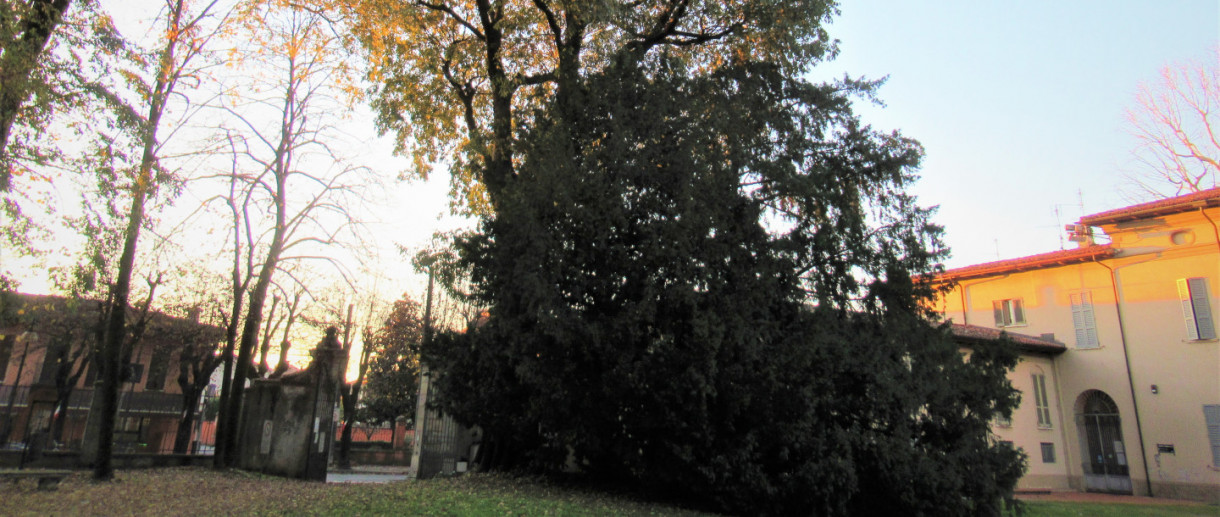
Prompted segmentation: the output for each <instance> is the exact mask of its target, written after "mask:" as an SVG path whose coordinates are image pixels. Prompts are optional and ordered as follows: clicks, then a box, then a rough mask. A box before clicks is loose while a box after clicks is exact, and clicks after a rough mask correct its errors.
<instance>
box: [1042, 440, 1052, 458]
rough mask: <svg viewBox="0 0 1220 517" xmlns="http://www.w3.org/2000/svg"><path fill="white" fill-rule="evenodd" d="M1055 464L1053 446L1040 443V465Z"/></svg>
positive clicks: (1047, 443)
mask: <svg viewBox="0 0 1220 517" xmlns="http://www.w3.org/2000/svg"><path fill="white" fill-rule="evenodd" d="M1054 462H1055V444H1053V443H1049V442H1042V463H1054Z"/></svg>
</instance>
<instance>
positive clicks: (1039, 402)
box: [1031, 373, 1051, 429]
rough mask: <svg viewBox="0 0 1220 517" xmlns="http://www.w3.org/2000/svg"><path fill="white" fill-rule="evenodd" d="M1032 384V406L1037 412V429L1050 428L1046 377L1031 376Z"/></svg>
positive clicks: (1039, 375)
mask: <svg viewBox="0 0 1220 517" xmlns="http://www.w3.org/2000/svg"><path fill="white" fill-rule="evenodd" d="M1031 377H1032V378H1033V382H1034V406H1035V407H1036V409H1037V412H1038V428H1039V429H1050V428H1051V405H1050V402H1049V400H1048V398H1047V395H1046V375H1045V374H1041V373H1035V374H1033V375H1032V376H1031Z"/></svg>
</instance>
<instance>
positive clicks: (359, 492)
mask: <svg viewBox="0 0 1220 517" xmlns="http://www.w3.org/2000/svg"><path fill="white" fill-rule="evenodd" d="M1026 508H1027V510H1028V511H1027V513H1026V515H1029V516H1032V517H1059V516H1101V517H1107V516H1137V515H1138V516H1142V515H1149V516H1187V515H1189V516H1195V515H1197V516H1218V517H1220V508H1216V507H1207V506H1162V507H1148V506H1134V505H1091V504H1069V503H1049V502H1031V503H1027V504H1026ZM0 515H37V516H43V515H362V516H364V515H529V516H534V515H577V516H579V515H615V516H617V515H655V516H671V515H672V516H688V515H689V516H693V515H706V514H700V513H698V512H693V511H689V510H683V509H680V508H676V507H673V506H666V505H662V504H655V503H646V502H640V501H636V500H632V499H629V498H624V497H618V496H614V495H607V494H603V493H598V492H592V491H587V490H577V489H569V488H560V487H555V486H551V485H548V484H545V483H538V482H532V481H529V480H521V479H514V478H509V477H505V476H490V475H475V476H466V477H463V478H457V479H440V480H429V481H421V482H402V483H392V484H386V485H327V484H322V483H314V482H306V481H294V480H288V479H280V478H275V477H270V476H262V475H257V474H250V473H245V472H240V471H229V472H218V471H214V470H210V469H203V468H172V469H155V470H132V471H120V472H119V473H118V475H117V476H116V481H115V482H112V483H93V482H91V481H89V478H88V474H87V473H85V472H78V473H76V474H73V475H72V476H71V477H69V478H68V479H66V480H64V482H63V483H62V484H61V485H60V488H59V490H57V491H53V492H45V491H39V490H37V489H36V488H35V487H34V482H33V481H23V482H21V483H19V484H16V485H14V484H10V483H0Z"/></svg>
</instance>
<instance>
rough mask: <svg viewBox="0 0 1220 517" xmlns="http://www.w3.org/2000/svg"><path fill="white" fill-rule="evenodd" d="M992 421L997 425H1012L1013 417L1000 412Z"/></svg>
mask: <svg viewBox="0 0 1220 517" xmlns="http://www.w3.org/2000/svg"><path fill="white" fill-rule="evenodd" d="M992 423H994V424H995V426H996V427H1012V419H1011V418H1004V415H1001V414H998V413H997V414H996V416H995V418H994V419H992Z"/></svg>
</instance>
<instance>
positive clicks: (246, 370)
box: [217, 225, 283, 467]
mask: <svg viewBox="0 0 1220 517" xmlns="http://www.w3.org/2000/svg"><path fill="white" fill-rule="evenodd" d="M280 228H282V225H281V226H280ZM282 248H283V232H282V231H281V230H279V228H277V229H276V232H275V238H274V239H273V240H272V242H271V249H270V250H268V252H267V261H266V262H265V263H264V264H263V269H262V270H261V271H259V274H258V282H256V283H255V284H254V292H252V293H250V310H249V311H248V312H247V313H246V323H245V325H244V326H243V327H242V332H241V344H240V345H239V346H238V348H237V360H236V364H235V367H234V370H233V381H232V384H231V385H230V386H229V388H230V392H229V395H228V396H227V397H226V400H225V404H226V406H225V410H226V412H227V413H228V414H227V415H226V416H225V420H224V436H223V443H224V456H223V457H222V459H221V461H222V462H223V463H222V464H223V465H224V466H226V467H234V466H236V465H237V453H238V448H239V447H240V446H241V444H240V439H239V436H238V433H239V429H238V424H239V422H240V420H241V408H242V397H243V396H244V395H245V390H246V380H247V379H249V378H250V372H251V370H252V369H253V366H254V365H253V356H254V347H255V345H256V344H257V342H258V330H259V326H260V325H261V324H262V321H263V302H265V301H266V299H267V289H268V287H270V285H271V276H272V274H273V273H274V272H275V267H276V263H277V262H278V260H279V256H280V252H281V251H282ZM217 443H221V439H220V438H217ZM218 454H219V452H218Z"/></svg>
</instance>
